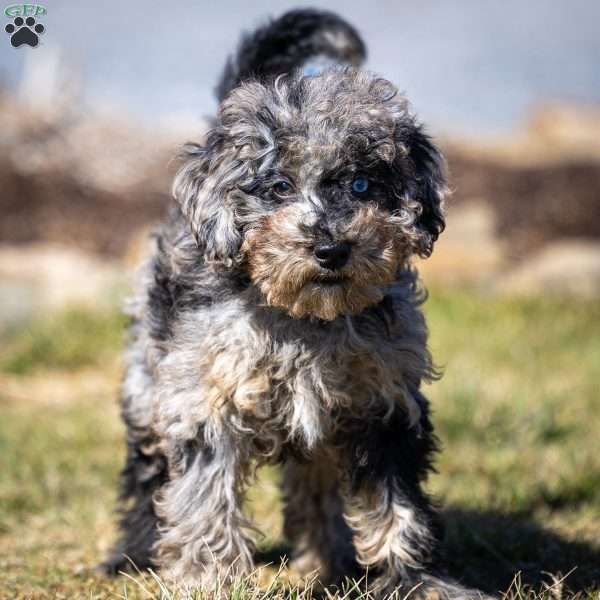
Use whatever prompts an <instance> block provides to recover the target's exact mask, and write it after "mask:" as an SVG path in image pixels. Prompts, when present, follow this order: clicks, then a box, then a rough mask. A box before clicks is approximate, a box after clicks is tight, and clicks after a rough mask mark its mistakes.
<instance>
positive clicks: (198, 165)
mask: <svg viewBox="0 0 600 600" xmlns="http://www.w3.org/2000/svg"><path fill="white" fill-rule="evenodd" d="M221 137H222V136H221V135H220V134H219V132H218V131H211V132H210V133H209V134H208V136H207V142H206V145H204V146H201V145H199V144H187V145H186V146H185V148H184V152H183V160H184V163H183V165H182V167H181V168H180V169H179V172H178V173H177V175H176V177H175V181H174V182H173V196H174V198H175V200H176V201H177V202H178V204H179V206H180V208H181V211H182V213H183V214H184V216H185V217H186V218H187V220H188V222H189V224H190V227H191V230H192V233H193V235H194V237H195V238H196V242H197V244H198V247H199V248H200V249H201V250H203V252H204V256H205V258H206V260H207V261H210V262H222V263H226V264H231V262H232V261H233V260H234V259H235V257H236V256H237V255H238V253H239V249H240V246H241V242H242V236H241V232H240V230H239V228H238V227H237V225H236V223H235V218H234V217H235V214H234V208H233V205H232V199H231V198H230V197H229V192H230V190H231V189H232V183H233V182H235V181H236V180H237V179H238V178H239V177H240V176H241V175H242V173H240V172H238V171H240V169H241V168H242V167H241V165H240V163H239V161H235V160H229V158H230V157H228V156H227V152H224V151H223V147H224V146H223V144H222V143H221V141H222V140H221Z"/></svg>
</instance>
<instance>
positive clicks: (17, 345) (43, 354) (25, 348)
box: [0, 307, 126, 375]
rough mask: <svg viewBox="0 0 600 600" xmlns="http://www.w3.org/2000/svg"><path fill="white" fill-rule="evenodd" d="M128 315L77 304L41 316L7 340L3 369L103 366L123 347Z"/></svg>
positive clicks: (25, 371)
mask: <svg viewBox="0 0 600 600" xmlns="http://www.w3.org/2000/svg"><path fill="white" fill-rule="evenodd" d="M125 322H126V319H125V317H123V316H122V315H121V314H120V313H118V312H116V311H114V310H105V311H103V312H98V313H90V311H89V309H87V310H86V309H84V308H81V307H74V308H71V309H69V310H66V311H64V312H62V313H60V314H57V315H54V316H53V317H48V318H46V319H37V320H35V321H33V322H32V323H30V324H29V326H28V327H26V328H25V329H24V330H22V331H19V332H18V333H16V334H14V335H12V336H9V338H8V339H7V340H4V343H5V344H6V347H5V348H4V349H3V350H2V351H1V353H0V371H4V372H6V373H12V374H15V375H26V374H29V373H33V372H35V371H39V370H42V369H67V370H73V369H77V368H82V367H87V366H100V365H101V364H102V361H103V360H104V359H105V358H107V357H110V356H112V355H113V354H114V353H115V352H117V351H118V350H119V348H120V347H121V342H122V339H123V328H124V325H125Z"/></svg>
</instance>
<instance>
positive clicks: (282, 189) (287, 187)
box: [273, 180, 294, 198]
mask: <svg viewBox="0 0 600 600" xmlns="http://www.w3.org/2000/svg"><path fill="white" fill-rule="evenodd" d="M273 192H275V194H276V195H277V196H279V197H280V198H289V197H290V196H291V195H292V194H293V193H294V188H293V187H292V184H291V183H289V182H288V181H283V180H282V181H277V182H276V183H274V184H273Z"/></svg>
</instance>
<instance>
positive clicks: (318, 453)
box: [105, 10, 477, 598]
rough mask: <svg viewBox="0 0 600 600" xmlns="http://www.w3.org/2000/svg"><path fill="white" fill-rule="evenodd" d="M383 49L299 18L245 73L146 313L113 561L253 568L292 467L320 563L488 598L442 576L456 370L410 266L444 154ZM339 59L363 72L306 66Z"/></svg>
mask: <svg viewBox="0 0 600 600" xmlns="http://www.w3.org/2000/svg"><path fill="white" fill-rule="evenodd" d="M364 55H365V49H364V45H363V43H362V41H361V39H360V37H359V36H358V34H357V33H356V31H355V30H354V29H353V28H352V27H350V26H349V25H348V24H347V23H345V22H344V21H342V20H341V19H340V18H339V17H337V16H335V15H332V14H329V13H321V12H318V11H314V10H299V11H293V12H291V13H288V14H286V15H284V16H283V17H281V18H280V19H278V20H276V21H273V22H271V23H270V24H268V25H267V26H265V27H263V28H261V29H259V30H258V31H257V32H255V33H254V34H252V35H250V36H247V37H246V38H244V39H243V41H242V43H241V45H240V49H239V53H238V55H237V56H236V57H235V58H233V59H232V60H231V61H230V62H229V63H228V65H227V67H226V70H225V74H224V75H223V78H222V80H221V83H220V84H219V87H218V94H219V97H220V98H221V100H222V102H221V106H220V109H219V113H218V116H217V118H216V121H215V123H214V127H213V129H212V130H211V132H210V133H209V134H208V136H207V139H206V140H205V141H204V142H203V143H198V144H190V145H189V146H188V147H187V148H186V151H185V155H184V159H183V164H182V167H181V169H180V171H179V174H178V175H177V177H176V180H175V183H174V188H173V190H174V198H175V203H174V206H173V208H172V210H171V213H170V216H169V219H168V220H167V222H166V223H165V224H164V225H163V227H162V228H161V229H160V231H159V232H158V234H157V236H156V239H155V241H156V245H155V250H154V253H153V255H152V258H151V259H150V261H149V262H148V264H147V265H146V267H145V269H144V271H143V275H142V281H141V283H140V285H139V286H138V291H137V293H136V295H135V297H134V298H133V300H132V303H131V307H130V312H131V316H132V320H133V324H132V328H131V342H130V347H129V350H128V354H127V374H126V377H125V381H124V385H123V417H124V419H125V422H126V424H127V427H128V458H127V464H126V466H125V469H124V471H123V475H122V485H121V508H122V519H121V522H120V528H121V537H120V541H119V542H118V544H117V545H116V547H115V550H114V552H113V554H112V556H111V557H110V558H109V560H108V561H107V563H106V565H105V568H106V569H107V570H108V571H111V572H116V571H118V570H120V569H123V568H125V567H126V566H127V558H126V557H129V558H131V560H133V561H134V562H135V563H136V564H137V566H138V567H146V566H149V565H154V566H157V567H159V568H160V569H161V570H162V573H163V575H164V576H165V577H168V578H170V579H172V580H173V581H175V582H177V583H178V584H181V585H202V586H206V587H207V588H209V589H214V588H215V587H216V585H217V582H218V581H221V582H223V581H227V580H228V579H229V578H231V577H233V576H236V575H241V574H244V573H248V572H249V571H251V570H252V568H253V553H254V546H253V541H252V536H251V534H250V532H251V525H250V523H249V522H248V521H247V517H246V516H245V515H244V513H243V498H244V491H245V489H246V486H247V484H248V482H249V481H250V480H251V479H252V476H253V473H254V470H255V467H256V465H260V464H264V463H280V464H282V465H283V473H284V477H283V487H284V495H285V499H286V509H285V532H286V535H287V537H288V538H289V540H290V541H291V542H292V543H293V544H294V546H295V563H296V565H297V567H298V568H299V569H301V570H304V571H311V570H317V571H318V572H319V577H320V579H321V580H322V581H323V582H324V583H329V582H339V581H340V580H341V579H342V578H343V577H344V576H347V575H355V573H356V568H357V565H359V566H360V568H368V569H369V572H370V573H371V576H370V577H371V578H372V577H373V576H375V580H374V581H372V590H373V591H374V592H375V593H376V594H377V595H378V597H385V596H387V595H389V594H392V593H394V592H398V593H399V594H400V595H399V597H404V596H405V595H406V594H407V593H408V592H409V591H411V590H413V594H414V595H415V596H422V597H426V596H429V595H436V594H437V595H438V597H443V598H468V597H474V596H476V595H477V593H476V592H472V591H469V590H466V589H464V588H462V587H461V586H460V585H458V584H455V583H452V582H451V581H449V580H447V579H445V578H443V577H441V576H440V575H439V573H438V571H439V566H440V565H439V538H440V526H439V522H438V518H437V515H436V511H435V510H434V508H433V506H432V503H431V501H430V500H429V498H428V496H427V494H426V493H425V492H424V490H423V488H422V484H423V482H424V480H425V478H426V477H427V474H428V472H429V471H430V469H431V464H432V459H433V454H434V452H435V450H436V441H435V437H434V435H433V431H432V425H431V422H430V419H429V408H428V403H427V400H426V399H425V397H424V396H423V394H422V393H421V392H420V386H421V383H422V382H423V381H429V380H431V379H433V378H435V371H434V369H433V366H432V361H431V357H430V355H429V352H428V350H427V345H426V344H427V331H426V326H425V321H424V318H423V315H422V313H421V310H420V308H419V307H420V304H421V302H422V300H423V295H422V293H421V292H420V291H419V288H418V285H417V276H416V273H415V272H414V270H413V269H412V267H411V266H410V260H411V257H412V256H414V255H420V256H428V255H429V254H430V253H431V251H432V249H433V245H434V242H435V241H436V239H437V237H438V235H439V234H440V233H441V231H442V230H443V227H444V216H443V215H444V213H443V200H444V196H445V195H446V186H445V173H444V163H443V159H442V156H441V155H440V153H439V151H438V150H437V148H436V147H435V146H434V145H433V143H432V142H431V140H430V139H429V138H428V137H427V136H426V135H425V133H424V132H423V129H422V127H421V126H420V125H419V124H418V122H417V121H416V120H415V118H414V117H413V116H412V114H411V113H410V112H409V109H408V105H407V103H406V101H405V100H404V99H403V98H402V97H399V96H398V94H397V92H396V89H395V88H394V86H393V85H392V84H391V83H389V82H387V81H386V80H384V79H382V78H380V77H376V76H374V75H372V74H370V73H367V72H364V71H361V70H359V69H358V66H359V64H360V63H361V61H362V59H363V58H364ZM323 57H326V58H327V59H335V60H336V61H337V62H338V63H342V65H341V66H339V65H338V66H333V67H328V68H325V69H324V70H323V71H322V72H320V73H316V74H315V72H314V70H313V71H311V73H312V75H311V76H307V75H306V71H305V70H304V69H305V65H307V64H312V65H314V64H315V63H319V61H321V59H322V58H323ZM365 181H366V184H365ZM365 185H366V189H364V188H365Z"/></svg>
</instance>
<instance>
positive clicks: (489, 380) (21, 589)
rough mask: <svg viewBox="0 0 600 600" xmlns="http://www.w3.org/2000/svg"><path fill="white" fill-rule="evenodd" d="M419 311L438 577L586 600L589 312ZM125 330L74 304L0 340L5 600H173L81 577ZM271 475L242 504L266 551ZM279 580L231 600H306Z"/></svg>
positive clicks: (581, 308) (272, 539) (598, 427)
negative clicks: (441, 522) (431, 370)
mask: <svg viewBox="0 0 600 600" xmlns="http://www.w3.org/2000/svg"><path fill="white" fill-rule="evenodd" d="M426 311H427V314H428V319H429V324H430V329H431V346H432V350H433V353H434V356H435V358H436V361H437V362H438V364H439V365H440V366H442V367H443V368H444V371H445V374H444V377H443V378H442V380H441V381H440V382H437V383H435V384H434V385H432V386H431V387H430V388H429V389H427V393H428V394H429V396H430V398H431V400H432V405H433V409H434V421H435V424H436V428H437V432H438V435H439V437H440V439H441V441H442V444H443V448H444V450H443V452H442V454H441V455H440V457H439V459H438V471H439V472H438V473H437V474H436V475H434V476H433V477H432V479H431V482H430V485H429V487H430V490H431V491H432V492H433V493H434V494H435V495H436V496H437V497H438V498H439V499H440V501H441V503H442V505H443V506H444V507H445V508H444V514H445V517H446V521H447V529H448V531H447V540H446V549H447V553H448V563H449V566H450V568H451V571H452V572H453V574H454V575H455V576H457V577H461V578H463V580H464V581H465V582H467V583H469V584H471V585H475V586H481V587H482V588H484V589H486V590H489V591H499V590H507V589H508V588H509V586H510V585H511V582H512V581H513V578H514V577H515V575H516V574H520V575H519V579H518V580H517V582H516V583H515V584H514V585H513V586H512V588H511V591H510V594H509V595H510V597H514V598H521V597H523V598H525V597H527V598H533V597H535V594H536V593H542V596H544V597H548V598H560V597H564V598H567V597H571V596H572V594H573V593H579V594H580V595H581V596H582V597H583V596H585V597H589V598H598V597H599V596H600V451H599V443H598V435H599V433H600V303H592V302H583V301H582V302H561V301H558V300H550V299H532V300H515V299H501V298H496V297H489V296H485V295H482V294H478V293H474V292H467V291H465V292H458V291H452V292H450V291H432V293H431V295H430V300H429V301H428V302H427V304H426ZM122 326H123V319H122V318H121V317H120V316H118V315H117V314H116V313H101V314H95V313H90V312H86V311H84V310H81V309H79V310H71V311H67V312H66V313H63V314H60V315H55V316H54V317H53V318H51V319H50V318H48V319H47V320H45V321H38V322H36V323H35V324H32V325H31V326H30V327H29V328H28V329H27V330H26V331H22V332H20V333H18V334H17V335H16V336H15V335H13V336H12V337H10V338H8V339H2V340H0V343H1V344H2V348H3V350H2V354H1V355H0V406H1V418H0V473H1V476H0V597H2V598H4V597H7V598H23V599H24V598H68V599H71V598H110V597H115V598H118V597H126V598H148V597H155V598H160V597H161V595H162V597H163V598H175V597H176V596H175V595H173V594H172V592H171V591H169V590H168V589H166V590H163V591H162V592H161V588H160V583H159V582H157V581H154V580H153V579H152V576H150V575H146V576H144V577H138V580H137V583H136V582H132V581H131V580H129V579H126V578H120V579H117V580H115V581H106V580H103V579H101V578H98V577H97V576H95V575H94V574H93V571H92V567H93V566H94V564H96V563H97V562H98V561H99V560H100V559H101V558H102V555H103V553H104V552H105V551H106V549H107V547H108V546H109V544H110V542H111V540H112V538H113V535H114V529H113V515H112V507H113V505H114V499H115V488H116V477H117V473H118V469H119V467H120V464H121V462H122V460H123V455H124V447H123V443H122V436H123V431H122V427H121V424H120V422H119V419H118V409H117V406H116V400H115V398H116V389H117V383H118V375H119V373H118V371H119V369H118V366H117V365H118V361H119V348H120V344H121V339H122ZM277 478H278V472H277V470H275V469H269V470H267V471H266V473H264V474H263V476H262V477H261V480H260V482H259V484H258V487H255V488H254V489H253V490H252V491H251V494H250V503H251V506H250V507H249V508H250V510H251V511H252V513H253V514H254V515H255V517H256V521H257V522H258V523H259V525H260V526H261V528H262V529H263V530H264V531H265V533H266V538H265V539H264V540H263V541H262V542H261V546H262V548H263V549H265V550H269V549H272V548H276V547H277V546H278V545H279V544H280V543H281V541H282V540H281V519H280V516H279V514H278V508H279V506H280V497H279V493H278V491H277V485H276V482H277ZM573 569H575V570H573ZM567 574H568V576H567V577H566V579H565V580H564V581H563V582H561V583H556V582H558V581H560V577H561V576H564V575H567ZM553 584H554V586H553V587H552V588H551V589H550V590H549V591H548V590H547V589H546V587H545V586H552V585H553ZM282 585H283V584H281V585H280V586H279V587H277V586H275V587H273V588H271V589H266V588H263V591H262V592H258V591H257V590H256V589H254V588H251V587H249V586H250V582H249V581H242V582H240V587H238V589H237V590H235V593H234V594H233V597H236V598H239V599H240V600H249V599H250V598H256V599H257V600H258V599H259V598H265V599H271V598H275V597H282V596H284V595H285V596H287V597H289V598H294V597H298V598H299V599H301V598H304V597H308V596H309V595H310V594H309V592H307V591H304V592H303V591H302V590H300V589H298V588H294V587H292V588H291V589H289V588H288V589H287V590H286V588H285V587H281V586H282ZM144 587H146V588H147V589H148V593H146V592H145V591H144ZM544 589H546V592H544ZM198 597H200V595H199V596H198Z"/></svg>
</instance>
